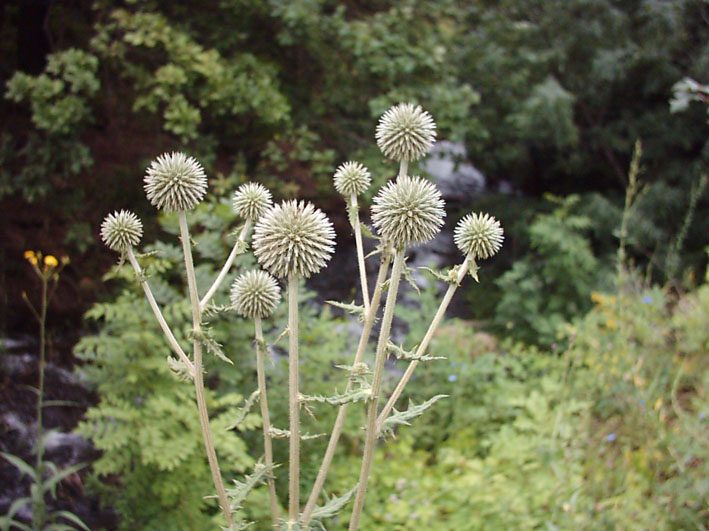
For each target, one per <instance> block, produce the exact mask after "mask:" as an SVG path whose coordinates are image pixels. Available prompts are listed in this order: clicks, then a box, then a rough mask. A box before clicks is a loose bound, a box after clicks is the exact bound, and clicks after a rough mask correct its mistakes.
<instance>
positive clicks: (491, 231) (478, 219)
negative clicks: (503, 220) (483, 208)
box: [453, 212, 505, 259]
mask: <svg viewBox="0 0 709 531" xmlns="http://www.w3.org/2000/svg"><path fill="white" fill-rule="evenodd" d="M453 239H454V240H455V244H456V245H457V246H458V249H460V252H462V253H463V254H464V255H472V257H473V258H474V259H475V258H483V259H485V258H489V257H491V256H492V255H494V254H496V253H497V251H499V250H500V248H501V247H502V241H503V240H504V239H505V237H504V236H503V231H502V226H501V225H500V222H499V221H497V220H496V219H495V218H494V217H492V216H491V215H489V214H484V213H482V212H480V213H479V214H468V215H467V216H465V217H464V218H463V219H461V220H460V221H459V222H458V225H457V226H456V228H455V232H454V234H453Z"/></svg>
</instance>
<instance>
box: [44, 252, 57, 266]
mask: <svg viewBox="0 0 709 531" xmlns="http://www.w3.org/2000/svg"><path fill="white" fill-rule="evenodd" d="M58 265H59V260H57V259H56V257H55V256H52V255H51V254H48V255H47V256H45V257H44V266H45V267H57V266H58Z"/></svg>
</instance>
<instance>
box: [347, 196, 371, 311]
mask: <svg viewBox="0 0 709 531" xmlns="http://www.w3.org/2000/svg"><path fill="white" fill-rule="evenodd" d="M350 205H351V206H350V208H352V218H353V224H352V229H354V235H355V244H356V247H357V263H358V264H359V279H360V282H361V284H362V302H363V304H364V311H365V312H369V288H368V287H367V270H366V269H365V267H364V249H363V247H362V228H361V227H360V226H359V205H358V204H357V194H352V195H351V196H350Z"/></svg>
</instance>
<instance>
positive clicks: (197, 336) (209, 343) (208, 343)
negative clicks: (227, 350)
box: [190, 328, 234, 365]
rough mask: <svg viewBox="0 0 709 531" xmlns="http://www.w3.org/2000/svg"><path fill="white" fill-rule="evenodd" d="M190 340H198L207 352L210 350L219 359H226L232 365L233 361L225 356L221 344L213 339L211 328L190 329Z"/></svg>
mask: <svg viewBox="0 0 709 531" xmlns="http://www.w3.org/2000/svg"><path fill="white" fill-rule="evenodd" d="M190 340H192V341H195V340H196V341H199V342H200V343H202V345H204V348H206V349H207V351H208V352H211V353H212V354H214V355H215V356H216V357H217V358H219V359H220V360H222V361H226V362H227V363H229V364H230V365H234V362H233V361H231V360H230V359H229V358H227V357H226V354H224V351H223V350H222V346H221V345H220V344H219V343H218V342H217V340H216V339H214V336H212V331H211V329H209V328H205V329H202V328H198V329H196V330H192V332H191V333H190Z"/></svg>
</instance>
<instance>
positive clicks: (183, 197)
mask: <svg viewBox="0 0 709 531" xmlns="http://www.w3.org/2000/svg"><path fill="white" fill-rule="evenodd" d="M206 192H207V176H206V175H205V173H204V168H202V165H201V164H200V163H199V162H197V161H196V160H195V159H194V158H193V157H188V156H187V155H185V154H184V153H165V154H163V155H161V156H159V157H158V158H157V159H156V160H154V161H153V162H152V163H151V164H150V167H149V168H148V171H147V173H146V175H145V193H146V194H147V196H148V200H149V201H150V203H151V204H153V205H154V206H155V207H157V208H158V209H161V210H166V211H168V212H175V211H178V210H191V209H193V208H194V207H195V206H197V204H198V203H199V202H200V201H202V199H203V198H204V194H205V193H206Z"/></svg>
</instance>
